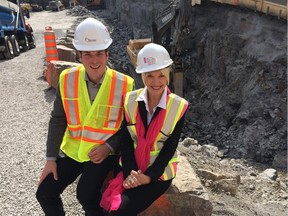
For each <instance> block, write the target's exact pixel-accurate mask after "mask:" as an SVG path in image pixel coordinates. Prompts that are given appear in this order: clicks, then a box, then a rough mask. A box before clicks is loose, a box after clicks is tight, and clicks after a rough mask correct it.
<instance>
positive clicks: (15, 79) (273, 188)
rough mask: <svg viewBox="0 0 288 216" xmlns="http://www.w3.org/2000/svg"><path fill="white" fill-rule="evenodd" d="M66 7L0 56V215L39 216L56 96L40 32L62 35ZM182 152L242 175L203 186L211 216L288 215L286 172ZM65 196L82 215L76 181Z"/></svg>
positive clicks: (42, 18)
mask: <svg viewBox="0 0 288 216" xmlns="http://www.w3.org/2000/svg"><path fill="white" fill-rule="evenodd" d="M66 12H67V10H64V11H61V12H55V13H52V12H46V11H43V12H36V13H31V14H30V15H31V18H30V19H29V20H28V22H29V23H30V24H31V26H32V27H33V29H34V34H35V38H36V43H37V47H36V48H35V49H33V50H29V51H28V52H26V53H21V55H20V56H19V57H16V58H14V59H11V60H0V64H1V68H0V80H1V82H0V89H1V97H0V99H1V101H2V103H0V107H1V110H2V111H1V114H0V120H1V121H0V122H1V128H2V130H1V132H0V136H1V143H2V148H1V150H0V163H1V167H2V169H1V173H0V174H1V175H0V181H1V189H0V194H1V196H0V203H1V204H0V209H1V211H0V215H3V216H4V215H9V216H10V215H11V216H20V215H21V216H22V215H35V216H39V215H43V213H42V211H41V208H40V206H39V204H38V203H37V201H36V199H35V191H36V188H37V182H38V179H39V176H40V173H41V169H42V166H43V165H44V162H45V142H46V136H47V127H48V121H49V115H50V111H51V109H52V102H53V99H54V90H53V89H51V88H49V86H48V84H47V83H46V82H45V80H44V78H43V70H44V68H45V67H44V62H45V61H44V59H45V47H44V36H43V32H44V28H45V26H48V25H50V26H52V28H53V29H54V31H55V33H56V37H57V38H58V37H62V36H64V35H65V32H66V30H67V29H69V28H70V27H71V26H72V25H73V23H74V22H75V21H76V19H77V17H72V16H67V15H66ZM115 28H116V26H115ZM114 42H115V41H114ZM186 155H187V157H188V158H189V160H190V162H191V165H192V166H193V167H194V168H195V169H198V168H201V169H207V170H212V171H214V172H218V173H235V172H237V173H238V174H240V176H241V184H240V185H239V187H238V190H237V194H236V195H235V196H231V195H229V194H227V193H223V192H219V191H218V192H216V191H213V190H212V189H211V188H210V187H207V188H206V189H207V191H208V192H209V196H210V200H211V202H212V204H213V214H212V215H222V216H225V215H226V216H228V215H229V216H234V215H235V216H256V215H257V216H285V215H287V213H288V212H287V206H288V203H287V182H288V179H287V176H286V173H285V172H278V175H279V177H278V178H277V179H276V180H270V179H267V178H261V177H260V176H259V174H260V173H261V172H262V171H263V170H265V169H266V168H269V167H265V166H263V165H261V166H260V165H259V164H254V163H252V162H249V161H244V160H234V159H223V158H221V157H218V156H215V157H211V155H207V154H204V153H202V152H197V151H194V150H193V149H186ZM206 183H207V182H206ZM203 184H205V181H203ZM63 201H64V205H65V209H66V213H67V215H68V216H75V215H83V211H82V209H81V206H80V205H79V204H78V202H77V200H76V198H75V184H73V185H71V187H69V188H67V190H66V191H65V192H64V194H63Z"/></svg>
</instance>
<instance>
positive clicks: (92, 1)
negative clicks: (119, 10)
mask: <svg viewBox="0 0 288 216" xmlns="http://www.w3.org/2000/svg"><path fill="white" fill-rule="evenodd" d="M104 7H105V4H104V0H87V4H86V8H87V9H89V10H95V9H102V8H104Z"/></svg>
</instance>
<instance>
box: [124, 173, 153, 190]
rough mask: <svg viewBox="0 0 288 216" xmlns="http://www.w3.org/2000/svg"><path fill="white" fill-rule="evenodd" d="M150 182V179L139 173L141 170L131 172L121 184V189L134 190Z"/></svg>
mask: <svg viewBox="0 0 288 216" xmlns="http://www.w3.org/2000/svg"><path fill="white" fill-rule="evenodd" d="M150 182H151V178H150V177H149V176H147V175H145V174H143V173H142V172H141V170H138V171H135V170H132V171H131V173H130V175H129V176H127V178H126V179H125V181H124V182H123V187H124V188H125V189H130V188H135V187H138V186H140V185H144V184H149V183H150Z"/></svg>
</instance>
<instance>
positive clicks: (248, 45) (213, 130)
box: [0, 0, 288, 216]
mask: <svg viewBox="0 0 288 216" xmlns="http://www.w3.org/2000/svg"><path fill="white" fill-rule="evenodd" d="M3 1H4V0H3ZM0 3H2V0H1V1H0ZM25 3H26V4H30V5H35V4H37V5H38V6H39V7H40V6H41V7H42V9H43V10H40V11H32V9H30V14H29V18H27V17H25V18H24V20H25V21H26V22H27V23H29V26H30V27H31V28H33V31H32V36H33V40H34V42H33V43H31V42H30V44H29V41H28V36H26V39H25V37H24V36H23V34H21V35H20V36H18V35H17V34H15V33H8V34H7V33H5V32H4V31H2V32H3V34H2V36H1V35H0V36H1V37H3V40H2V39H1V38H0V39H1V40H0V42H1V41H4V45H1V43H0V52H1V53H0V65H1V69H0V71H1V80H2V81H1V85H0V88H1V89H3V94H2V101H3V104H2V108H1V110H4V111H3V113H2V114H1V122H2V124H3V125H2V127H3V128H4V130H3V132H2V133H1V137H2V142H3V146H4V147H3V150H2V151H1V158H2V159H1V164H3V167H4V168H3V170H2V172H1V176H0V177H1V178H0V180H1V182H3V185H4V186H3V187H2V189H1V194H2V196H1V198H0V200H1V203H2V204H1V205H2V206H1V209H3V212H4V211H5V212H7V214H5V213H3V215H17V216H18V215H42V214H41V207H40V206H39V204H38V203H37V200H36V199H35V195H34V193H35V190H36V185H37V181H38V178H39V176H40V173H41V169H42V167H43V164H44V162H45V143H46V138H47V137H46V136H47V128H48V121H49V116H50V112H51V110H52V105H53V100H54V97H55V89H56V87H57V84H58V79H59V74H60V73H61V72H62V71H63V70H64V69H66V68H68V67H71V66H76V65H79V64H80V63H81V62H80V60H79V57H78V55H77V52H76V50H75V48H74V47H73V45H72V39H73V37H74V30H75V28H76V26H77V25H78V24H79V23H80V22H81V21H82V20H84V19H85V18H87V17H94V18H96V19H98V20H100V21H101V22H103V23H104V24H105V25H106V26H107V27H108V31H109V32H110V34H111V37H112V38H113V43H112V45H111V47H109V53H110V55H109V66H110V67H112V68H115V69H116V70H118V71H121V72H123V73H126V74H128V75H130V76H131V77H133V78H134V80H135V84H136V88H141V87H143V84H142V80H141V77H140V76H139V74H137V73H136V72H135V67H136V58H137V54H138V52H139V50H140V49H141V48H142V47H143V46H144V45H146V44H148V43H150V42H154V43H157V44H161V45H163V46H164V47H165V48H166V49H167V50H168V51H169V54H170V55H171V58H172V59H173V62H174V63H173V66H172V69H173V70H172V73H171V76H170V79H171V80H170V86H169V87H170V89H171V90H172V91H173V92H175V93H176V94H178V95H181V96H182V97H184V98H185V99H186V100H187V101H188V102H189V110H188V113H187V114H186V120H185V124H184V129H183V131H182V134H181V139H180V140H179V146H178V150H179V153H180V163H179V175H177V177H176V178H175V180H173V187H171V190H169V191H168V192H166V193H165V195H164V196H163V197H162V198H161V199H159V200H157V202H155V203H154V204H153V205H152V206H151V207H150V208H149V209H147V210H146V211H145V212H143V213H142V214H141V216H146V215H147V216H161V215H165V216H169V215H173V216H178V215H179V216H180V215H189V216H190V215H191V216H198V215H199V216H200V215H203V216H206V215H207V216H210V215H212V216H216V215H222V216H228V215H233V216H234V215H235V216H242V215H245V216H246V215H247V216H250V215H251V216H254V215H255V216H256V215H261V216H272V215H273V216H274V215H277V216H284V215H287V213H288V212H287V208H288V194H287V185H288V179H287V0H271V1H264V0H260V1H252V0H223V1H222V0H219V1H208V0H206V1H201V0H175V1H168V0H158V1H150V0H149V1H140V0H134V1H133V0H124V1H118V0H104V1H96V0H95V1H87V2H86V1H85V2H81V1H67V2H64V1H63V2H61V5H63V8H62V6H61V8H60V7H59V9H58V7H57V9H56V10H55V11H52V10H51V8H49V3H48V2H44V1H40V0H39V1H36V0H34V1H33V2H32V1H31V2H25ZM2 4H4V3H2ZM22 4H23V3H22ZM0 5H1V4H0ZM19 5H20V3H19ZM47 6H48V8H47ZM34 7H35V6H34ZM10 8H11V7H10ZM37 8H38V7H37ZM11 10H12V11H13V10H15V9H13V7H12V9H11ZM0 12H1V10H0ZM0 15H1V13H0ZM22 15H23V17H24V15H25V14H24V13H23V14H22ZM22 15H21V16H22ZM1 21H2V20H1ZM22 27H23V26H22ZM23 28H25V26H24V27H23ZM23 28H22V30H21V31H22V32H26V31H27V29H26V30H23ZM1 29H5V28H0V33H1ZM14 32H15V31H14ZM28 33H29V31H27V34H28ZM25 34H26V33H25ZM13 35H14V36H13ZM30 35H31V31H30ZM51 35H52V36H53V37H55V47H54V48H53V49H54V51H53V52H47V50H48V49H47V44H46V42H47V41H46V39H47V38H51V37H50V36H51ZM18 38H19V41H18V42H19V43H18V45H17V43H16V42H17V40H18ZM21 38H22V39H21ZM23 38H24V39H23ZM9 41H10V42H9ZM15 41H16V42H15ZM9 44H10V45H9ZM29 45H30V46H29ZM1 47H2V48H1ZM27 62H29V64H27ZM15 86H18V88H16V87H15ZM10 117H11V119H10ZM19 119H21V121H19ZM35 122H36V123H35ZM15 128H17V129H16V130H17V132H16V133H15ZM16 134H17V135H16ZM16 144H17V147H16ZM19 145H21V149H22V151H21V152H18V151H17V152H15V149H18V146H19ZM23 149H25V150H23ZM181 164H182V166H181ZM181 167H182V168H181ZM12 170H13V171H12ZM31 181H32V182H33V183H32V184H31ZM29 182H30V183H29ZM11 192H12V193H11ZM6 194H9V195H8V196H5V195H6ZM13 194H14V195H13ZM15 194H16V196H15ZM63 200H64V202H65V203H64V205H65V208H66V209H67V210H66V211H67V212H66V213H67V215H68V216H70V215H71V216H72V215H73V216H74V215H84V213H83V210H82V208H81V206H80V204H78V203H77V200H76V198H75V185H72V186H71V187H70V188H69V189H68V191H66V192H65V193H64V194H63ZM18 203H21V204H20V205H18ZM15 206H17V207H15ZM1 214H2V213H0V215H1Z"/></svg>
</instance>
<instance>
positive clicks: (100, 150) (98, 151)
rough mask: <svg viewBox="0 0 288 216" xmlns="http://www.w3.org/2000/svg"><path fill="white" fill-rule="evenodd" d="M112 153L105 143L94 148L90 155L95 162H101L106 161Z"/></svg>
mask: <svg viewBox="0 0 288 216" xmlns="http://www.w3.org/2000/svg"><path fill="white" fill-rule="evenodd" d="M109 154H110V149H109V148H108V146H107V145H105V144H103V145H100V146H97V147H95V148H93V149H92V150H91V151H90V152H89V154H88V156H89V158H90V160H91V161H92V162H93V163H96V164H99V163H101V162H102V161H104V160H105V159H106V158H107V157H108V156H109Z"/></svg>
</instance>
